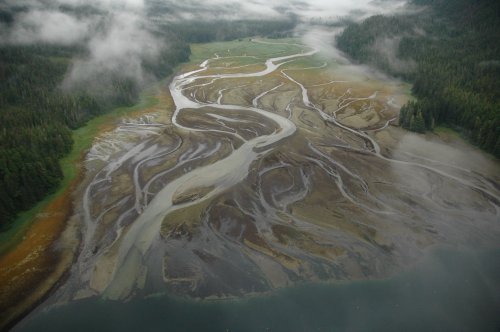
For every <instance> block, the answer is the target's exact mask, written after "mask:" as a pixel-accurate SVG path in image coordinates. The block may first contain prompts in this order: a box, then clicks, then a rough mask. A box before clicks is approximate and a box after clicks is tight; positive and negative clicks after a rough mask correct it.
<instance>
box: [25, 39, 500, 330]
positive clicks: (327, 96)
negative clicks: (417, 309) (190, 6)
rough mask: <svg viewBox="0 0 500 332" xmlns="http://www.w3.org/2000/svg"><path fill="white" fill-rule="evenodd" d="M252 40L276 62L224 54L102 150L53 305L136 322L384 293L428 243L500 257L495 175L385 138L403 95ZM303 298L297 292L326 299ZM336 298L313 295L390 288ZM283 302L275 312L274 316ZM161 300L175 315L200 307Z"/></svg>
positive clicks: (446, 150)
mask: <svg viewBox="0 0 500 332" xmlns="http://www.w3.org/2000/svg"><path fill="white" fill-rule="evenodd" d="M245 43H256V44H257V43H260V45H262V43H267V44H266V45H268V46H269V52H268V54H265V55H263V54H257V55H252V54H241V53H238V51H237V49H228V50H227V52H226V53H227V54H220V53H214V54H213V56H212V57H210V58H209V59H205V60H204V61H202V62H199V63H196V64H190V65H189V66H186V69H185V70H184V71H183V72H181V73H179V74H178V75H177V76H175V77H174V78H173V80H172V82H171V83H170V84H169V87H168V90H169V93H170V95H171V97H172V101H173V104H174V105H175V108H173V109H164V110H161V111H160V113H157V114H148V115H144V116H143V117H142V118H140V119H134V120H124V121H123V123H121V124H120V125H119V126H118V128H117V129H116V130H115V131H113V132H111V133H109V134H107V135H106V136H103V137H100V138H99V139H98V140H96V143H95V144H94V146H93V148H92V150H91V151H90V152H89V154H88V156H87V160H86V166H87V170H88V171H87V178H86V180H85V181H84V184H83V185H82V190H81V192H82V194H81V204H79V207H78V209H77V211H78V214H77V215H78V218H80V220H81V223H82V225H83V226H82V245H81V253H80V255H79V257H78V260H77V261H76V263H75V265H74V267H73V269H72V271H71V274H70V276H69V278H68V281H67V282H66V284H65V285H63V286H62V287H61V288H60V290H59V291H57V292H56V293H55V294H54V295H53V297H52V298H51V299H50V300H49V302H48V303H49V304H54V303H68V302H73V301H76V300H79V301H82V299H87V300H83V302H82V303H83V304H81V305H82V306H83V307H84V308H86V309H81V308H80V307H78V306H79V305H78V304H76V305H73V308H74V309H67V310H70V311H71V310H84V311H85V312H90V311H92V309H88V308H90V307H91V306H92V305H91V304H90V303H93V302H92V301H95V299H96V298H101V297H102V298H105V299H108V300H111V301H121V300H131V301H132V302H131V303H130V304H128V309H130V310H134V311H135V310H136V309H137V308H146V307H148V306H151V305H152V303H153V302H155V301H159V300H158V299H157V298H149V299H147V300H146V298H147V297H148V296H151V295H158V294H169V295H168V296H188V297H191V298H204V299H206V298H228V297H235V296H236V297H239V296H245V295H248V294H260V293H262V294H263V293H266V294H267V293H268V292H270V291H273V290H276V289H279V288H283V287H291V286H294V285H297V284H302V283H304V282H307V283H309V282H319V281H327V282H332V281H334V282H338V281H344V282H347V281H352V280H372V279H379V278H383V277H388V276H392V275H394V274H395V273H397V272H398V271H401V270H404V269H405V268H407V267H408V266H411V265H413V264H415V263H416V262H418V261H419V260H420V259H422V257H423V256H424V255H425V253H426V252H427V251H428V250H429V249H430V248H433V247H434V246H436V245H445V246H448V247H453V248H457V249H460V250H461V249H464V248H465V249H467V248H478V247H479V248H481V249H488V248H498V247H497V246H498V239H499V238H500V208H499V206H500V190H499V185H498V183H499V173H498V162H497V161H495V160H493V159H491V158H489V157H487V156H485V155H483V154H482V153H481V152H479V151H477V150H475V149H473V148H472V147H470V146H468V145H467V144H465V143H462V142H461V141H460V140H459V139H458V138H452V142H454V143H453V144H449V145H447V144H445V143H444V142H443V138H442V137H439V136H436V135H430V134H429V135H427V136H424V135H417V134H410V133H407V132H405V131H404V130H402V129H400V128H399V127H396V126H394V124H395V123H397V115H398V111H399V107H400V105H402V104H403V103H404V102H405V100H406V99H407V98H408V96H407V93H406V91H405V87H404V85H403V84H402V83H401V82H397V81H394V80H389V79H387V80H385V79H384V78H380V77H378V76H376V75H374V74H372V73H364V74H363V73H361V72H360V71H359V68H354V67H353V66H352V65H351V64H345V63H343V62H342V61H344V59H335V58H334V59H330V58H328V56H327V55H325V54H322V52H318V50H316V49H315V48H314V47H312V46H308V45H301V44H293V43H292V42H288V43H282V44H280V43H273V42H269V41H248V42H245ZM285 46H286V48H285ZM291 47H293V48H294V51H293V52H290V48H291ZM250 59H251V60H252V61H250V64H248V61H249V60H250ZM351 70H352V72H351ZM161 112H163V113H161ZM450 255H451V256H453V254H450ZM489 255H493V256H495V255H496V256H495V257H497V256H498V255H497V254H496V253H494V254H491V253H490V254H489ZM446 257H449V256H446ZM467 257H469V256H467ZM447 259H448V258H446V259H444V260H447ZM459 259H462V258H459ZM467 259H468V258H465V260H467ZM488 259H490V258H488ZM417 270H418V269H417ZM418 271H420V270H418ZM490 272H491V271H490ZM497 272H498V271H496V272H494V273H497ZM447 273H449V272H448V271H446V272H443V274H445V275H446V274H447ZM494 273H493V274H494ZM398 278H399V277H398ZM404 278H407V277H404ZM404 278H403V279H404ZM408 278H409V279H411V278H414V276H413V277H408ZM429 278H430V280H431V279H432V278H433V277H432V275H430V276H429ZM492 278H493V277H491V275H488V277H487V279H488V280H490V279H492ZM394 280H399V279H397V278H396V279H394ZM411 280H413V279H411ZM492 280H493V279H492ZM397 282H400V281H397ZM360 285H361V286H360ZM490 286H491V287H493V289H495V290H498V284H496V285H491V282H490ZM307 287H310V289H308V288H307ZM307 287H304V286H302V288H299V289H300V290H297V291H295V292H298V293H300V292H302V291H303V292H304V294H306V293H307V292H313V293H314V292H320V291H319V289H323V288H321V287H325V289H328V287H329V286H327V285H323V286H307ZM335 287H339V286H335ZM343 287H346V288H332V289H329V290H325V289H323V290H324V291H325V294H329V295H331V296H340V295H339V294H340V293H342V294H343V295H342V296H345V297H346V298H348V297H349V295H348V294H349V292H352V294H360V292H365V291H368V292H369V291H373V292H375V293H377V292H379V291H381V289H384V287H386V286H380V287H381V288H380V289H379V288H377V287H379V286H374V285H373V284H372V285H371V286H370V284H357V286H355V285H354V286H352V288H349V287H351V286H343ZM373 287H375V288H373ZM290 292H291V293H290V294H292V293H293V292H294V291H293V290H291V291H290ZM344 292H346V293H344ZM283 294H286V293H281V295H275V296H274V298H272V299H271V302H272V301H275V302H276V303H275V305H276V306H275V307H273V308H277V309H276V310H278V311H280V310H281V309H279V308H280V307H281V306H286V305H285V304H284V303H285V302H286V301H282V299H281V297H282V296H285V295H283ZM296 295H297V294H296ZM168 296H167V297H166V298H168V299H169V300H168V301H167V300H165V302H164V303H168V305H172V306H177V307H178V308H181V307H183V306H187V307H189V308H191V309H192V310H194V311H193V312H197V310H201V309H199V308H197V307H196V306H200V308H201V306H203V305H202V304H197V303H195V302H193V303H190V304H185V303H184V304H181V302H182V301H181V300H179V301H180V302H176V301H177V300H171V298H170V297H168ZM286 296H290V295H286ZM286 296H285V297H286ZM297 296H299V295H297ZM301 296H303V294H302V295H300V296H299V297H301ZM376 298H377V297H376V296H375V297H374V298H373V299H376ZM430 298H432V296H431V297H430ZM141 299H143V300H141ZM327 299H328V297H327V296H325V297H324V298H321V301H320V302H321V303H322V304H321V307H323V303H324V305H325V306H326V305H327V302H328V301H327ZM373 299H371V300H368V299H366V301H368V302H369V301H372V300H373ZM344 300H345V299H344ZM424 300H425V299H422V303H421V305H423V302H424ZM140 301H145V302H140ZM172 301H173V302H172ZM255 301H256V303H257V302H258V301H259V300H255ZM287 301H288V300H287ZM349 301H350V302H349ZM349 301H348V302H349V303H351V304H352V305H354V302H352V301H354V300H353V299H352V298H351V299H350V300H349ZM405 301H406V300H405ZM488 301H489V302H488V303H489V305H493V304H495V305H498V297H492V298H491V299H489V300H488ZM174 302H175V303H176V304H173V303H174ZM368 302H366V303H368ZM78 303H79V302H78ZM106 303H109V302H106ZM117 303H118V302H117ZM138 303H142V304H138ZM286 303H288V302H286ZM405 303H406V302H405ZM245 305H247V304H244V305H242V306H243V308H244V307H245ZM252 305H255V304H252ZM136 306H137V307H136ZM141 306H144V307H141ZM217 306H219V307H221V308H222V307H224V306H225V304H214V305H213V307H211V308H210V309H209V311H210V310H212V311H215V312H219V311H221V310H223V309H221V308H217ZM313 307H314V306H313ZM368 307H369V306H368V305H367V307H366V308H364V309H362V310H368V309H367V308H368ZM68 308H71V305H70V306H69V307H68ZM110 308H111V309H109V310H111V311H110V314H111V312H112V310H113V309H112V308H113V305H111V306H110ZM132 308H134V309H132ZM122 309H123V307H122ZM128 309H127V310H128ZM170 309H171V308H170ZM170 309H168V308H166V309H165V310H170ZM191 309H189V310H191ZM226 309H227V308H226ZM247 309H248V308H247ZM247 309H242V312H243V313H244V312H246V311H245V310H247ZM292 309H293V308H292ZM295 309H297V308H295ZM317 309H318V310H319V308H317ZM58 310H61V312H64V310H66V309H58ZM120 310H121V309H120ZM137 310H139V309H137ZM140 310H142V309H140ZM189 310H188V311H189ZM235 310H236V309H235ZM408 310H409V309H408ZM174 311H175V310H174ZM292 311H293V310H292ZM299 311H300V310H297V312H299ZM55 312H57V310H56V311H55ZM105 312H106V311H105ZM210 312H211V311H210ZM235 312H236V311H235ZM235 312H233V314H235ZM247 314H248V313H247ZM296 314H297V313H296ZM296 314H294V315H296ZM214 315H216V314H215V313H214ZM35 316H36V315H35ZM278 316H279V315H278ZM320 316H321V315H320ZM43 317H44V316H43V315H42V318H40V319H41V321H43V319H46V318H43ZM49 317H50V314H49ZM68 317H71V315H69V316H68ZM207 317H208V316H207ZM231 317H232V316H231ZM280 317H281V316H280ZM294 317H295V316H294ZM311 317H313V316H311ZM311 317H309V318H305V321H304V322H305V323H307V322H308V321H309V320H310V319H312V318H311ZM321 317H323V316H321ZM321 317H318V320H320V321H321V319H323V318H324V317H323V318H321ZM325 317H327V316H325ZM488 317H489V316H488ZM231 319H234V317H233V318H231ZM339 319H340V318H339ZM35 321H36V318H35ZM277 322H278V321H277ZM367 323H368V321H367ZM277 324H278V323H277ZM297 324H298V323H297ZM307 324H309V323H307ZM28 326H29V324H28ZM217 326H219V325H217ZM220 326H221V327H225V326H226V325H220ZM227 326H233V327H234V325H231V324H228V325H227ZM305 326H311V325H310V324H309V325H305ZM313 326H314V325H313ZM318 326H319V327H322V326H328V325H321V324H320V325H318ZM264 327H265V326H264V325H262V326H260V325H259V328H264ZM447 327H448V325H447ZM275 329H276V328H275ZM28 330H29V329H28ZM181 330H182V329H181ZM208 330H210V329H208ZM214 330H216V329H214ZM250 330H252V329H250ZM278 330H279V329H278ZM283 330H286V329H283ZM306 330H308V329H306Z"/></svg>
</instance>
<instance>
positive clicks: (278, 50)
mask: <svg viewBox="0 0 500 332" xmlns="http://www.w3.org/2000/svg"><path fill="white" fill-rule="evenodd" d="M259 40H262V41H265V42H266V43H276V44H263V43H256V42H253V41H251V39H250V38H246V39H242V40H234V41H229V42H216V43H206V44H193V45H191V52H192V55H191V62H195V63H196V62H202V61H204V60H206V59H208V58H213V57H214V56H215V54H217V55H218V56H220V57H227V56H242V55H248V56H255V57H259V58H262V59H263V60H264V59H267V57H269V56H270V55H276V56H280V55H287V54H292V53H297V52H300V51H301V50H303V49H305V48H304V47H300V46H298V45H286V44H290V43H292V44H293V43H300V41H299V40H298V39H294V38H287V39H280V40H279V41H277V40H276V39H259ZM234 60H235V61H237V62H238V64H239V65H245V64H249V63H255V61H252V59H251V58H240V59H237V58H236V59H234Z"/></svg>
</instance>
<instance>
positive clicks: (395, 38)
mask: <svg viewBox="0 0 500 332" xmlns="http://www.w3.org/2000/svg"><path fill="white" fill-rule="evenodd" d="M413 3H414V4H415V5H419V6H425V7H426V8H425V9H424V10H422V11H417V12H416V13H414V14H408V15H399V16H392V17H385V16H374V17H371V18H368V19H366V20H365V21H364V22H362V23H360V24H356V23H351V24H350V25H349V26H348V27H347V28H346V29H345V30H344V32H343V33H342V34H341V35H340V36H338V38H337V40H336V42H337V46H338V48H339V49H341V50H342V51H344V52H345V53H347V54H348V55H349V56H351V57H352V58H353V59H355V60H356V61H358V62H362V63H369V64H372V65H375V66H377V67H378V68H380V69H382V70H384V71H386V72H388V73H390V74H392V75H394V76H399V77H402V78H403V79H405V80H409V81H411V82H412V83H413V84H414V86H413V94H414V95H415V96H416V97H417V99H416V101H412V102H409V103H408V104H407V105H405V106H403V107H402V109H401V113H400V123H401V124H402V126H403V127H405V128H408V129H410V130H413V131H417V132H423V131H425V130H426V129H427V130H432V128H434V126H436V125H447V126H451V127H453V128H455V129H458V130H459V131H461V132H462V133H463V134H464V136H466V137H467V138H469V139H470V140H471V142H473V143H474V144H476V145H478V146H480V147H481V148H483V149H485V150H486V151H489V152H491V153H493V154H494V155H495V156H497V157H500V89H499V87H500V42H499V41H500V1H497V0H413Z"/></svg>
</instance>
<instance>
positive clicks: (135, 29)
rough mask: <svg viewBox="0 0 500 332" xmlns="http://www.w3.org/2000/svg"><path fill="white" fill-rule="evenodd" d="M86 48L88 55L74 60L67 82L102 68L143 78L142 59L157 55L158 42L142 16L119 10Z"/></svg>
mask: <svg viewBox="0 0 500 332" xmlns="http://www.w3.org/2000/svg"><path fill="white" fill-rule="evenodd" d="M87 48H88V50H89V56H88V57H86V58H84V59H78V60H75V61H74V65H73V67H72V69H71V71H70V73H69V75H68V77H67V79H66V82H65V83H66V85H69V86H71V84H72V83H75V82H78V81H82V80H83V81H86V80H89V79H92V78H93V77H95V76H96V75H97V74H100V73H103V72H117V73H118V72H119V73H120V75H121V76H124V77H132V78H136V79H138V80H142V79H143V78H144V77H143V72H142V66H141V64H142V61H143V60H144V59H148V58H154V57H156V56H157V54H158V51H159V42H158V41H157V40H155V38H154V37H153V36H152V35H151V34H150V33H149V32H148V31H146V30H145V29H143V28H142V26H141V17H140V16H138V15H135V14H132V13H128V12H120V13H116V14H112V15H110V16H109V17H108V19H107V22H106V27H105V28H104V31H102V32H101V33H98V34H96V35H94V36H93V37H92V39H91V40H90V41H89V42H88V44H87Z"/></svg>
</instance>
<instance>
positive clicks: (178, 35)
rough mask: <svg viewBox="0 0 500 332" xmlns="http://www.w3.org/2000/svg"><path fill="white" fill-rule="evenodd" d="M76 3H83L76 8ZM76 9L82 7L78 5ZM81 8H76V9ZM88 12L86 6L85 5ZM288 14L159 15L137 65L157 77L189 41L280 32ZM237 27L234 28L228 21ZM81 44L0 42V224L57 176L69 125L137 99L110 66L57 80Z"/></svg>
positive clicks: (129, 80) (5, 16)
mask: <svg viewBox="0 0 500 332" xmlns="http://www.w3.org/2000/svg"><path fill="white" fill-rule="evenodd" d="M82 8H83V9H82ZM82 8H79V9H78V10H79V11H80V12H79V13H78V15H88V14H89V13H88V11H89V8H88V7H82ZM23 10H24V9H23V7H19V8H17V7H16V8H14V10H13V11H10V12H8V11H0V24H3V25H2V26H3V27H7V28H8V27H9V26H10V25H12V24H13V22H14V19H15V15H16V11H21V12H22V11H23ZM65 10H74V9H72V8H69V9H65ZM82 11H83V12H82ZM90 14H92V12H90ZM294 24H295V22H293V21H278V22H272V21H269V22H266V21H245V22H239V23H238V22H229V21H228V22H217V23H215V22H210V21H207V22H201V23H200V24H197V25H193V24H191V23H190V24H189V25H186V24H182V23H172V22H171V23H168V22H167V23H162V24H155V25H152V26H151V27H150V30H151V33H152V34H154V37H155V38H156V40H164V43H163V44H164V45H165V47H163V48H162V49H161V50H160V51H159V55H158V56H157V57H155V58H153V59H148V58H145V59H142V62H141V67H142V70H143V71H144V73H146V74H147V76H148V77H150V79H149V81H150V80H151V77H154V78H155V79H161V78H164V77H166V76H168V75H169V74H171V73H172V71H173V68H174V67H175V66H176V65H177V64H179V63H180V62H183V61H186V60H188V59H189V55H190V49H189V44H188V43H190V42H209V41H215V40H229V39H235V38H242V37H247V36H253V35H257V34H259V35H274V34H280V33H286V31H288V30H289V29H292V28H293V27H294ZM236 27H239V28H236ZM86 52H87V50H86V49H85V48H84V47H83V46H82V45H78V44H76V45H72V46H61V45H55V44H50V43H37V44H34V45H33V44H30V45H17V44H8V43H1V44H0V230H3V229H7V228H8V227H9V225H10V223H11V222H12V221H13V220H14V218H15V216H16V215H17V213H18V212H20V211H22V210H26V209H28V208H30V207H31V206H32V205H33V204H35V203H36V202H38V201H39V200H40V199H42V198H43V197H44V196H45V195H47V194H48V193H49V192H50V191H53V190H54V189H55V188H56V187H57V185H58V183H59V182H60V180H61V176H62V171H61V168H60V165H59V162H58V161H59V159H60V158H61V157H62V156H64V155H65V154H66V153H68V152H69V151H70V149H71V146H72V135H71V130H72V129H76V128H78V127H80V126H82V125H84V124H85V123H86V121H88V120H89V119H91V118H92V117H95V116H96V115H99V114H102V113H103V112H106V111H107V110H110V109H112V108H114V107H118V106H126V105H132V104H134V103H136V102H137V98H138V95H139V91H140V89H141V88H142V87H141V83H140V81H138V80H137V79H134V78H133V77H130V76H127V75H124V73H123V72H122V71H121V70H120V68H118V70H114V71H113V70H111V71H109V70H108V71H102V72H99V71H95V72H93V73H92V75H90V76H86V77H85V78H84V79H81V80H79V81H78V82H77V84H73V85H72V87H71V88H70V89H68V88H66V87H65V84H64V80H65V78H66V77H67V75H68V72H69V71H70V69H71V66H72V65H73V64H74V61H75V59H76V60H78V59H80V58H84V57H85V56H88V54H86Z"/></svg>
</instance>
